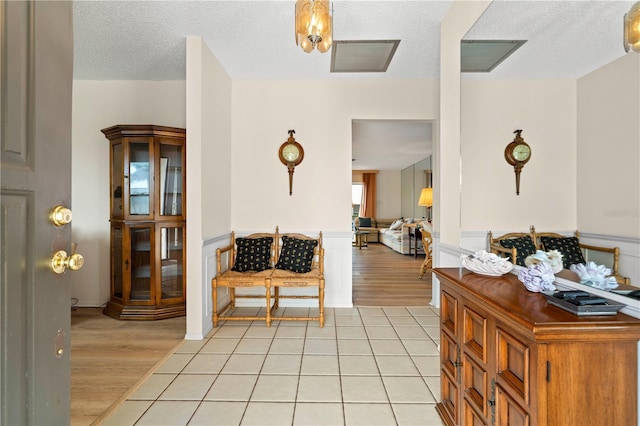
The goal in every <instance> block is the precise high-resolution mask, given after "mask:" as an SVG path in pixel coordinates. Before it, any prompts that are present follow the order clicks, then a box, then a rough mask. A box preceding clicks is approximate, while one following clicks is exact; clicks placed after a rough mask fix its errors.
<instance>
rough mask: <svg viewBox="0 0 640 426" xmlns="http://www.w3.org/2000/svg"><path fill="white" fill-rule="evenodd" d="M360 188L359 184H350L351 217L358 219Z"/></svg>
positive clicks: (360, 200) (360, 199) (361, 186)
mask: <svg viewBox="0 0 640 426" xmlns="http://www.w3.org/2000/svg"><path fill="white" fill-rule="evenodd" d="M362 188H363V185H362V184H361V183H352V184H351V206H352V209H351V216H352V217H354V218H355V217H358V215H359V214H360V203H361V202H362Z"/></svg>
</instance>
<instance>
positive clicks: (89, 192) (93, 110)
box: [70, 80, 185, 306]
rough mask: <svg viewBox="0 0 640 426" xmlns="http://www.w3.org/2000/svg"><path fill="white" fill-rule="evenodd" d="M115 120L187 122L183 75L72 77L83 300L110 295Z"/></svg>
mask: <svg viewBox="0 0 640 426" xmlns="http://www.w3.org/2000/svg"><path fill="white" fill-rule="evenodd" d="M116 124H157V125H162V126H171V127H181V128H184V127H185V82H184V81H85V80H75V81H74V82H73V124H72V188H71V189H72V197H73V198H72V200H73V206H72V211H73V222H72V234H73V241H75V242H77V243H78V253H80V254H82V255H83V256H84V259H85V264H84V266H83V268H82V269H80V270H79V271H76V272H74V273H73V274H70V279H71V295H72V297H75V298H77V299H78V305H79V306H101V305H103V304H105V303H106V302H107V301H108V300H109V289H110V282H109V276H110V253H111V252H110V247H109V140H108V139H106V138H105V137H104V135H103V134H102V133H101V132H100V129H104V128H106V127H109V126H113V125H116Z"/></svg>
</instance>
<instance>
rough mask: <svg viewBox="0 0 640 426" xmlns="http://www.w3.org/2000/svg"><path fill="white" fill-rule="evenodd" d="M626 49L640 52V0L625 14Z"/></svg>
mask: <svg viewBox="0 0 640 426" xmlns="http://www.w3.org/2000/svg"><path fill="white" fill-rule="evenodd" d="M624 50H625V51H626V52H628V51H629V50H633V51H634V52H639V53H640V1H639V2H636V3H634V4H633V6H631V9H629V12H627V13H626V14H625V15H624Z"/></svg>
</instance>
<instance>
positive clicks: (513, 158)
mask: <svg viewBox="0 0 640 426" xmlns="http://www.w3.org/2000/svg"><path fill="white" fill-rule="evenodd" d="M513 133H515V134H516V137H515V138H513V141H511V143H509V145H507V147H506V148H505V149H504V158H505V160H507V163H509V164H510V165H512V166H513V171H514V173H515V174H516V195H520V173H521V172H522V168H523V167H524V165H525V164H527V162H528V161H529V160H530V159H531V147H530V146H529V145H528V144H527V143H526V142H525V141H524V139H522V136H520V134H521V133H522V130H516V131H515V132H513Z"/></svg>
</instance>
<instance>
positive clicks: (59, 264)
mask: <svg viewBox="0 0 640 426" xmlns="http://www.w3.org/2000/svg"><path fill="white" fill-rule="evenodd" d="M72 247H73V251H74V253H72V254H71V256H67V252H66V251H64V250H60V251H58V252H56V254H54V255H53V258H51V269H53V272H55V273H56V274H63V273H64V271H65V270H66V269H67V268H69V269H70V270H72V271H77V270H78V269H80V268H82V265H84V257H82V255H81V254H79V253H75V251H76V244H75V243H72Z"/></svg>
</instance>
